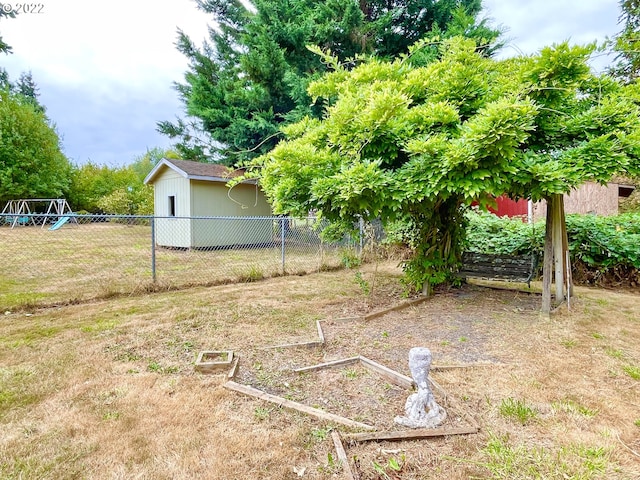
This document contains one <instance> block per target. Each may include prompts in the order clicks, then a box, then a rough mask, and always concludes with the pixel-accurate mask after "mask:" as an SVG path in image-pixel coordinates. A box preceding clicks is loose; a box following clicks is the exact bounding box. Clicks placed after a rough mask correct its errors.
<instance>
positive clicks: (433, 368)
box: [431, 363, 508, 372]
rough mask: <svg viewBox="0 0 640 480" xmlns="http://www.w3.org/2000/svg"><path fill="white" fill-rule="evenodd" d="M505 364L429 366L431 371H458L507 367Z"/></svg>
mask: <svg viewBox="0 0 640 480" xmlns="http://www.w3.org/2000/svg"><path fill="white" fill-rule="evenodd" d="M507 366H508V365H507V364H506V363H467V364H463V363H461V364H459V365H431V371H433V372H438V371H445V370H460V369H462V368H482V367H507Z"/></svg>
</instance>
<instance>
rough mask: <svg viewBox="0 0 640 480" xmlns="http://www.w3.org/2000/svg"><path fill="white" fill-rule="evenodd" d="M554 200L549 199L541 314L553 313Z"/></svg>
mask: <svg viewBox="0 0 640 480" xmlns="http://www.w3.org/2000/svg"><path fill="white" fill-rule="evenodd" d="M553 203H554V202H553V198H552V197H551V198H547V222H546V228H545V234H544V259H543V265H542V308H541V310H540V311H541V313H542V314H543V315H547V316H549V314H550V313H551V277H552V275H553V274H552V270H553V236H552V229H553V212H552V210H553Z"/></svg>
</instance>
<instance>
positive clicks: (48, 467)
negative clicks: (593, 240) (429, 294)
mask: <svg viewBox="0 0 640 480" xmlns="http://www.w3.org/2000/svg"><path fill="white" fill-rule="evenodd" d="M374 268H375V267H374V266H368V267H366V268H364V269H363V270H362V273H361V276H360V280H364V281H366V282H369V283H370V284H373V281H374V278H373V276H374V275H373V272H374ZM398 274H399V272H398V271H397V269H395V268H394V266H393V265H380V266H379V267H378V271H377V273H376V275H375V286H374V288H373V292H369V295H365V293H364V291H363V288H362V285H361V283H360V282H359V281H358V279H357V278H356V277H355V272H354V271H352V270H351V271H337V272H324V273H320V274H314V275H309V276H304V277H279V278H274V279H269V280H264V281H260V282H255V283H250V284H243V285H221V286H216V287H210V288H193V289H189V290H181V291H175V292H164V293H155V294H150V295H145V296H139V297H135V298H134V297H122V298H118V299H112V300H103V301H98V302H94V303H87V304H82V305H70V306H65V307H60V308H50V309H44V310H34V311H32V312H30V313H29V315H28V316H27V314H25V312H20V313H13V314H9V315H3V316H2V317H0V477H1V478H61V479H65V478H149V479H151V478H153V479H156V478H177V479H180V478H185V479H186V478H220V479H226V478H264V479H276V480H277V479H290V478H299V477H298V473H295V472H304V473H303V477H302V478H334V475H335V474H337V473H338V472H339V466H338V465H337V463H336V459H335V452H334V451H333V443H332V441H331V438H330V435H329V433H330V431H331V429H332V428H338V427H336V426H335V425H331V424H327V423H325V422H321V421H319V420H317V419H314V418H310V417H307V416H305V415H303V414H300V413H296V412H290V411H286V410H283V409H281V408H278V407H276V406H274V405H272V404H267V403H265V402H262V401H259V400H256V399H252V398H249V397H244V396H241V395H238V394H236V393H234V392H229V391H226V390H224V389H223V388H222V387H221V384H222V383H223V381H224V375H201V374H198V373H195V372H194V368H193V367H194V362H195V360H196V356H197V354H198V352H200V351H203V350H233V351H234V352H235V353H237V354H238V355H239V356H240V368H239V378H238V381H239V382H241V383H247V384H249V385H252V386H254V387H257V388H261V389H263V390H265V391H268V392H270V393H273V394H276V395H280V396H283V397H286V398H290V399H292V400H296V401H299V402H303V403H305V404H307V405H310V406H315V407H319V408H323V409H325V410H326V411H329V412H331V413H335V414H338V415H343V416H348V417H351V418H353V419H355V420H361V421H365V422H367V423H371V424H373V425H375V426H376V427H378V428H379V429H394V428H396V427H395V426H394V425H393V423H392V419H393V417H394V416H395V415H398V414H402V406H403V404H404V401H405V399H406V395H407V394H408V392H405V391H403V390H402V389H400V388H399V387H396V386H393V385H390V384H388V383H387V382H386V381H385V380H384V379H380V378H379V377H377V376H376V375H374V374H373V373H371V372H370V371H368V370H365V369H363V368H362V367H361V366H359V365H347V366H344V367H341V368H334V369H328V370H323V371H320V372H313V373H306V374H304V375H300V374H296V373H294V372H292V369H293V368H298V367H303V366H308V365H313V364H316V363H321V362H326V361H330V360H336V359H340V358H346V357H350V356H355V355H364V356H366V357H368V358H371V359H372V360H374V361H376V362H379V363H381V364H383V365H385V366H387V367H390V368H393V369H394V370H396V371H398V372H401V373H404V374H408V367H407V355H408V351H409V349H410V348H411V347H413V346H418V345H425V346H428V347H429V348H430V349H431V350H432V352H433V355H434V365H444V364H456V365H461V364H469V365H474V364H482V365H485V366H483V367H470V368H459V369H453V370H443V371H438V370H435V369H434V371H433V372H432V376H433V378H434V379H435V380H436V381H437V382H438V383H439V384H440V385H442V387H443V388H444V390H445V391H446V393H447V395H448V396H450V397H451V398H452V399H455V400H457V403H458V404H460V405H461V407H456V406H455V405H454V404H451V405H449V404H448V403H447V399H446V398H444V397H443V396H442V395H441V394H440V393H438V395H439V398H438V401H439V402H441V403H442V404H444V405H445V406H448V407H449V415H450V421H451V422H454V423H455V422H458V423H461V422H463V421H464V418H463V416H462V414H461V409H464V410H467V411H471V412H473V415H474V417H475V419H476V420H477V421H478V423H479V424H480V426H481V431H480V433H479V434H477V435H468V436H457V437H443V438H436V439H431V440H424V441H403V442H394V443H392V442H378V443H376V442H374V443H361V444H353V445H346V448H347V454H348V456H349V458H350V459H351V461H352V463H353V467H354V468H355V469H356V470H357V471H358V473H359V475H360V478H361V479H363V480H364V479H379V478H387V477H388V478H401V479H418V478H421V479H424V478H434V479H436V478H437V479H445V478H446V479H467V478H503V479H510V478H581V479H591V478H593V479H596V478H613V479H631V478H639V477H640V467H638V465H639V457H638V456H637V453H638V452H639V451H640V426H638V425H639V424H640V404H639V402H638V398H640V381H638V380H637V379H635V378H634V372H635V370H634V368H637V367H638V365H640V342H639V341H638V339H639V338H640V320H639V319H640V296H638V294H637V293H630V292H614V291H607V292H604V291H602V290H586V289H585V290H579V291H578V298H577V300H576V302H575V303H574V304H573V308H572V310H571V311H570V312H567V311H566V310H563V311H561V312H559V313H558V314H556V315H555V316H553V317H552V318H551V319H550V320H545V319H542V318H540V317H539V315H538V313H537V308H538V307H539V302H540V298H539V297H538V296H536V295H528V294H523V293H518V292H510V291H497V290H490V289H485V288H481V287H478V286H466V287H464V288H462V289H458V290H448V291H440V292H438V293H437V294H436V296H435V297H434V298H432V299H430V300H429V301H427V302H425V303H422V304H419V305H415V306H412V307H410V308H408V309H406V310H402V311H397V312H393V313H390V314H389V315H386V316H384V317H381V318H377V319H374V320H371V321H368V322H363V321H349V322H341V321H337V320H338V319H339V318H340V317H347V316H357V315H363V314H365V313H369V312H371V311H373V310H375V309H377V308H380V307H382V306H384V305H391V304H393V303H396V302H399V301H402V300H403V297H402V287H401V285H400V284H399V281H398V279H399V276H398ZM318 319H322V320H323V328H324V333H325V337H326V344H325V345H324V347H322V348H312V349H302V348H294V349H264V348H263V347H268V346H271V345H276V344H282V343H293V342H300V341H309V340H313V339H315V338H316V336H317V333H316V324H315V322H316V320H318ZM486 365H491V366H490V367H487V366H486ZM339 430H340V431H343V432H344V431H345V430H344V429H343V428H342V427H340V428H339ZM35 445H37V448H34V446H35ZM294 468H295V471H294Z"/></svg>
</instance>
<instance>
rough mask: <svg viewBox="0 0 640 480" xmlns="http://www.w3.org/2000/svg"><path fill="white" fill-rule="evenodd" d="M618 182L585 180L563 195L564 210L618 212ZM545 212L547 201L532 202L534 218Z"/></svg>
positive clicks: (567, 211)
mask: <svg viewBox="0 0 640 480" xmlns="http://www.w3.org/2000/svg"><path fill="white" fill-rule="evenodd" d="M618 198H619V197H618V184H617V183H610V184H608V185H606V186H603V185H600V184H598V183H593V182H587V183H585V184H583V185H581V186H580V187H579V188H578V189H576V190H572V191H571V193H570V194H565V196H564V210H565V213H567V214H572V213H580V214H587V213H593V214H596V215H616V214H617V213H618ZM546 214H547V202H545V201H542V202H538V203H536V204H534V207H533V216H534V218H535V219H536V220H538V219H541V218H544V217H545V216H546Z"/></svg>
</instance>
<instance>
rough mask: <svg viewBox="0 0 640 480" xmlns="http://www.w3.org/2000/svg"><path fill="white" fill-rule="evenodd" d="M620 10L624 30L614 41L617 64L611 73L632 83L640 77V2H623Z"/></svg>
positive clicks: (631, 0) (634, 0)
mask: <svg viewBox="0 0 640 480" xmlns="http://www.w3.org/2000/svg"><path fill="white" fill-rule="evenodd" d="M620 8H621V9H622V13H621V14H620V23H621V24H622V25H623V29H622V31H621V32H620V33H619V34H618V35H617V36H616V37H615V39H614V41H613V50H614V52H616V54H617V55H616V60H617V62H616V64H615V65H614V66H613V67H612V68H611V73H612V74H613V75H615V76H617V77H620V78H622V79H623V80H626V81H627V82H632V81H634V80H635V79H637V78H638V76H640V0H622V1H621V2H620Z"/></svg>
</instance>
